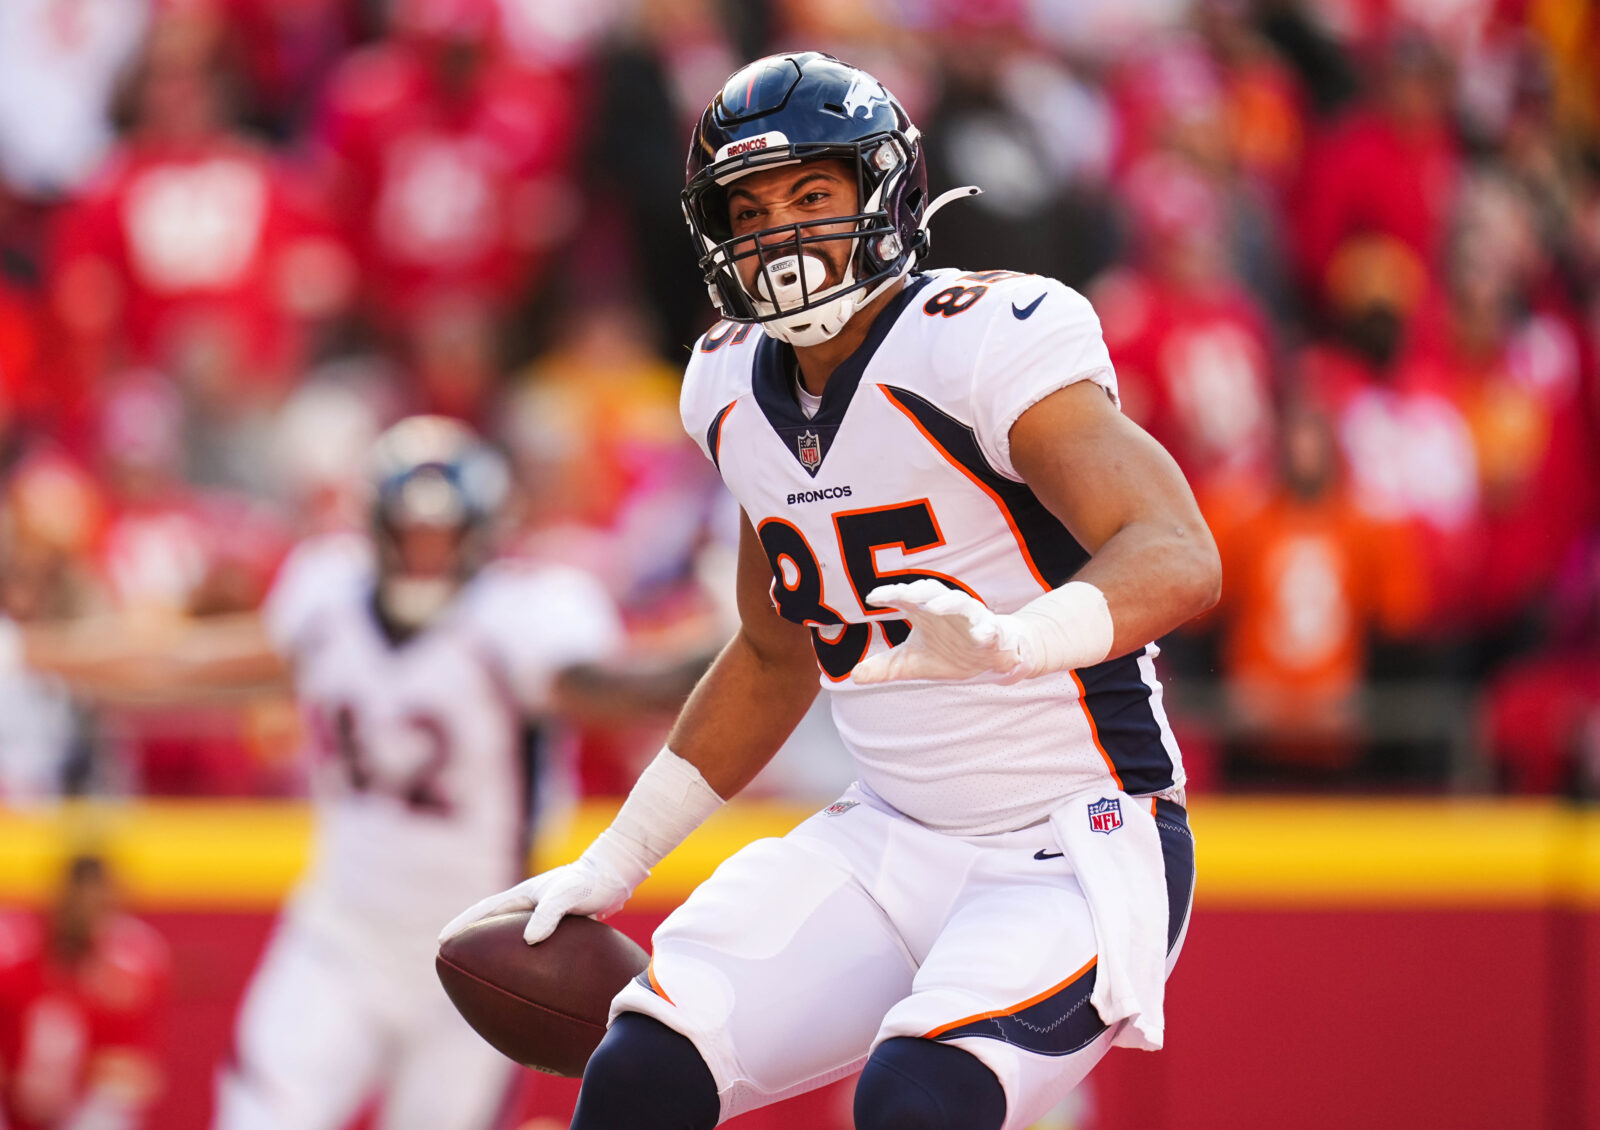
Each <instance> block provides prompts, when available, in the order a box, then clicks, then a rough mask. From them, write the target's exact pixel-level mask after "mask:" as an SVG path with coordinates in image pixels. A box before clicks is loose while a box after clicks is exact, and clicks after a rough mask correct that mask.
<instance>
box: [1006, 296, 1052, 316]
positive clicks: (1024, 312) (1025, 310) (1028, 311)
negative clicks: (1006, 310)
mask: <svg viewBox="0 0 1600 1130" xmlns="http://www.w3.org/2000/svg"><path fill="white" fill-rule="evenodd" d="M1049 293H1050V292H1049V291H1048V290H1047V291H1045V292H1044V294H1041V295H1040V296H1039V297H1038V298H1035V299H1034V300H1033V301H1032V302H1030V303H1028V304H1027V305H1026V306H1023V307H1021V308H1020V309H1019V308H1018V307H1017V304H1016V303H1015V302H1013V303H1012V304H1011V312H1012V313H1013V314H1015V315H1016V316H1017V320H1018V321H1019V322H1020V321H1026V320H1027V319H1028V318H1031V317H1032V316H1033V312H1034V311H1035V310H1037V309H1038V308H1039V303H1041V302H1043V301H1044V299H1045V294H1049Z"/></svg>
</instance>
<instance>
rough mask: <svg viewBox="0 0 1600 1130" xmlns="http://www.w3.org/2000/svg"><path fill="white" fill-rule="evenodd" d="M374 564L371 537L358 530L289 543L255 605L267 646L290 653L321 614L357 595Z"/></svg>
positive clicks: (368, 582)
mask: <svg viewBox="0 0 1600 1130" xmlns="http://www.w3.org/2000/svg"><path fill="white" fill-rule="evenodd" d="M374 568H375V564H374V561H373V551H372V543H371V542H370V541H368V540H367V539H366V538H364V537H362V536H361V535H359V534H320V535H317V536H315V537H310V538H307V539H306V540H305V541H302V542H301V543H300V544H299V545H297V546H295V547H294V548H293V549H292V550H290V551H289V555H288V557H286V558H285V559H284V562H283V564H282V565H280V566H279V567H278V574H277V577H276V578H275V579H274V580H273V583H272V588H271V590H270V591H269V592H268V593H267V598H266V600H265V601H264V602H263V603H262V606H261V616H262V621H263V623H264V625H265V627H266V630H267V635H268V637H269V638H270V639H271V640H272V643H273V646H274V647H276V648H277V649H278V651H279V652H280V653H281V654H284V655H289V654H292V653H293V652H294V651H295V649H296V648H297V646H298V645H299V642H300V641H301V639H302V638H303V636H304V633H305V631H306V629H308V628H309V627H311V626H312V625H313V624H314V623H315V622H316V621H317V620H318V619H319V618H320V617H321V616H322V615H324V614H325V613H327V612H329V611H331V610H332V609H334V608H335V607H337V606H338V605H340V604H343V603H346V602H349V601H352V600H359V599H361V597H362V594H363V592H364V591H365V589H366V588H367V587H368V586H370V585H371V584H372V580H373V572H374Z"/></svg>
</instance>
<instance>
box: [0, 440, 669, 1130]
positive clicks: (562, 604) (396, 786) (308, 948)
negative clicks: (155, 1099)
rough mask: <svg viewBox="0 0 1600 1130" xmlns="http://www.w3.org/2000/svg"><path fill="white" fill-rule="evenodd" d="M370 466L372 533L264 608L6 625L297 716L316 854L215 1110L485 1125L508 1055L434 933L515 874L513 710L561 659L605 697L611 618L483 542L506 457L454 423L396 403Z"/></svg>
mask: <svg viewBox="0 0 1600 1130" xmlns="http://www.w3.org/2000/svg"><path fill="white" fill-rule="evenodd" d="M371 476H372V477H371V487H372V501H371V525H370V531H369V533H368V534H367V535H362V534H358V533H347V534H328V535H322V536H318V537H314V538H312V539H310V540H308V541H306V542H303V543H301V544H300V545H299V546H298V547H297V548H296V549H295V550H294V551H293V552H292V553H291V554H290V556H289V558H288V560H287V561H286V562H285V563H284V565H283V567H282V569H281V570H280V572H279V575H278V579H277V580H276V581H275V583H274V586H273V589H272V591H271V592H270V594H269V595H268V597H267V599H266V601H265V603H264V605H263V608H262V610H261V612H260V614H259V615H258V614H255V613H251V614H247V615H244V616H239V617H211V618H206V619H202V620H196V621H192V622H190V625H189V626H188V627H186V628H184V629H183V630H182V634H180V635H179V636H177V637H176V638H172V639H164V640H160V641H153V642H152V643H150V644H149V645H141V644H139V643H137V642H135V643H132V644H127V643H124V644H117V643H112V644H107V645H105V646H104V650H105V652H106V654H102V655H100V656H98V657H96V659H95V662H93V663H89V662H84V663H80V664H78V665H77V666H74V665H72V664H71V663H68V662H65V661H64V660H63V658H62V657H63V655H64V654H67V653H70V651H71V649H70V647H69V646H68V645H67V644H64V643H63V642H62V641H60V640H56V641H51V640H50V639H49V638H48V636H47V635H45V634H44V633H36V632H34V631H33V630H32V629H31V627H30V629H29V632H28V634H27V636H26V637H25V639H24V648H25V652H26V655H27V658H28V659H29V660H30V661H31V662H33V663H35V664H36V665H39V666H44V667H47V668H51V669H55V670H57V671H60V672H63V673H64V674H66V675H67V676H68V677H69V678H72V679H74V680H75V681H77V682H79V683H80V684H82V685H88V686H90V687H92V688H94V689H97V690H101V691H109V690H120V691H121V692H122V693H125V694H127V693H133V694H160V695H162V697H163V698H170V697H172V696H173V695H175V694H177V695H196V694H201V693H204V692H205V691H207V690H208V689H209V690H218V689H223V688H230V687H233V688H244V687H256V686H262V685H268V684H271V683H272V682H274V681H275V680H282V681H284V682H286V683H287V684H288V685H290V686H292V688H293V691H294V694H295V696H296V698H297V700H298V703H299V706H300V708H301V711H302V714H303V716H304V718H305V720H306V722H307V730H308V734H309V737H310V739H311V745H312V748H313V751H314V754H315V764H314V766H313V781H312V799H313V804H314V808H315V862H314V864H313V866H312V868H311V871H310V873H309V874H308V875H307V876H306V877H305V878H304V879H303V880H302V882H301V883H300V885H299V887H298V889H297V890H296V892H295V894H294V895H293V897H292V899H291V900H290V902H289V904H288V906H287V908H286V909H285V911H284V913H283V916H282V919H281V921H280V923H279V926H278V929H277V931H276V933H275V935H274V936H273V938H272V940H271V942H270V944H269V946H268V948H267V951H266V953H265V955H264V956H263V958H262V961H261V965H260V967H259V968H258V970H257V972H256V975H255V978H254V981H253V982H252V984H251V986H250V988H249V990H248V992H247V995H246V997H245V1000H244V1003H243V1006H242V1010H241V1013H240V1016H239V1021H238V1031H237V1036H236V1039H235V1043H234V1048H233V1051H232V1054H231V1056H230V1060H229V1062H228V1063H227V1064H226V1065H225V1066H224V1068H223V1070H222V1073H221V1078H220V1081H219V1092H218V1106H217V1114H216V1121H215V1125H216V1126H217V1127H218V1128H219V1130H258V1128H259V1130H338V1128H339V1127H342V1126H343V1125H345V1123H346V1122H348V1121H349V1119H350V1118H351V1117H352V1116H353V1115H354V1114H355V1112H356V1111H357V1110H358V1109H360V1108H361V1107H362V1106H363V1104H365V1103H366V1102H367V1101H368V1100H369V1099H371V1098H372V1097H373V1096H374V1095H375V1094H376V1095H378V1096H379V1097H380V1099H381V1103H380V1109H379V1113H378V1116H377V1122H376V1126H378V1127H380V1128H381V1130H412V1128H414V1130H483V1128H485V1127H487V1126H489V1125H490V1123H491V1121H492V1119H493V1118H494V1117H495V1116H496V1115H497V1113H498V1111H499V1108H500V1106H501V1104H502V1103H503V1101H504V1099H505V1092H506V1088H507V1086H508V1084H509V1081H510V1075H509V1072H510V1069H511V1064H510V1063H509V1062H508V1061H507V1060H505V1059H504V1058H503V1057H501V1056H500V1055H499V1053H497V1052H495V1051H494V1050H493V1049H492V1048H490V1047H488V1046H487V1045H486V1044H484V1043H483V1041H482V1040H481V1039H479V1038H478V1036H477V1035H476V1034H475V1033H474V1032H473V1031H472V1030H471V1029H470V1028H469V1027H468V1026H467V1024H466V1023H465V1021H463V1020H462V1019H461V1018H460V1016H459V1015H457V1013H456V1011H455V1009H454V1007H453V1006H452V1005H451V1004H450V1002H449V1000H448V998H446V997H445V995H444V992H443V990H442V989H441V988H440V986H439V984H438V982H437V980H436V979H435V977H434V976H433V971H432V963H433V939H434V936H435V935H436V934H437V933H438V929H439V923H440V921H442V920H443V919H444V918H445V917H447V916H448V915H449V914H451V913H454V912H455V911H456V910H457V909H459V907H460V905H461V900H462V893H463V892H464V891H468V890H477V891H479V892H482V893H483V894H488V893H490V892H492V891H496V890H499V889H501V888H503V887H505V886H506V885H507V884H509V883H512V882H514V881H516V879H517V878H519V877H520V875H521V874H525V872H524V871H523V865H524V861H525V860H526V858H527V850H528V837H529V830H530V823H529V821H530V813H531V804H532V801H533V800H534V798H535V797H536V795H537V792H538V786H539V784H540V781H539V780H538V779H536V777H535V773H534V771H535V769H536V768H537V764H536V762H537V760H538V758H537V755H538V754H539V753H540V752H541V744H542V742H543V741H546V740H548V738H549V736H550V730H549V728H548V726H540V727H538V728H533V726H532V723H534V722H536V721H539V720H541V719H544V718H545V717H547V716H548V715H549V714H550V713H551V712H552V711H553V710H556V709H559V708H561V707H562V706H563V705H564V703H565V698H564V695H565V688H566V686H567V684H568V683H569V682H570V683H574V684H577V685H578V689H577V691H576V693H577V694H578V695H579V696H580V697H581V699H582V701H583V702H584V703H585V704H586V706H587V705H588V704H592V703H594V701H595V700H596V698H597V697H602V691H603V690H604V687H605V681H604V679H603V678H602V677H597V675H596V671H597V667H596V665H598V664H601V662H602V661H605V660H607V659H608V657H610V656H612V655H613V653H615V652H616V650H617V648H618V645H619V643H620V641H621V634H622V633H621V626H620V622H619V620H618V617H617V613H616V611H615V609H614V607H613V605H612V603H611V601H610V598H609V597H608V596H607V595H606V594H605V592H604V590H603V589H602V587H601V586H600V585H599V583H598V582H597V581H595V580H593V579H592V578H590V577H589V576H588V575H587V574H585V573H582V572H579V571H577V570H573V569H569V568H566V567H535V566H532V565H527V564H518V563H512V562H508V561H491V560H490V551H491V536H492V534H493V526H494V523H495V521H496V519H497V516H499V514H500V511H501V503H502V500H503V498H504V497H505V495H506V491H507V487H508V485H509V474H508V470H507V467H506V465H505V463H504V461H503V460H502V458H501V456H500V455H499V454H498V453H497V452H496V451H494V449H492V448H491V447H490V446H489V445H488V444H486V443H484V442H483V441H482V440H480V439H478V438H477V437H476V436H475V435H473V434H472V433H471V432H470V431H469V430H468V429H467V428H466V427H464V426H463V425H461V424H458V423H456V422H454V421H452V420H447V419H444V418H441V417H430V416H419V417H412V418H410V419H407V420H404V421H401V422H400V423H399V424H397V425H395V426H394V427H393V428H391V429H390V430H389V431H387V432H386V433H384V435H383V436H381V437H380V438H379V439H378V441H377V443H376V445H375V449H374V452H373V459H372V469H371ZM63 634H65V635H68V636H74V635H81V634H82V633H81V630H76V629H71V628H69V629H65V630H64V633H63ZM112 634H113V633H108V632H105V631H104V630H100V631H98V632H97V635H99V636H101V637H106V636H109V635H112ZM141 647H142V648H143V651H144V654H137V653H138V652H140V650H141ZM81 652H82V649H80V657H81ZM598 670H599V671H600V674H601V675H603V674H604V669H603V668H600V669H598ZM683 686H684V689H685V690H686V689H687V684H683ZM677 701H679V702H681V701H682V692H680V693H679V694H678V696H677ZM591 708H592V707H591ZM667 709H671V707H667ZM545 752H548V751H545ZM546 783H548V780H547V781H546Z"/></svg>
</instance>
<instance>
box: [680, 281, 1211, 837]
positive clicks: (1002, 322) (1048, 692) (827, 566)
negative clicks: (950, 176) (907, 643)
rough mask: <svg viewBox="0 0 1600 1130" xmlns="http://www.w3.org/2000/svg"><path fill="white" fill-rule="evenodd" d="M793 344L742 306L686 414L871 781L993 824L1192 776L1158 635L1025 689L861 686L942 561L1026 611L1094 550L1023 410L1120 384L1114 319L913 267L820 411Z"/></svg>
mask: <svg viewBox="0 0 1600 1130" xmlns="http://www.w3.org/2000/svg"><path fill="white" fill-rule="evenodd" d="M792 365H793V355H792V351H791V350H790V349H789V347H787V346H783V345H781V344H780V343H779V342H777V341H776V340H774V339H772V338H770V337H768V336H767V335H765V334H764V333H762V332H761V330H760V329H759V328H758V327H755V326H748V325H746V326H740V325H734V324H731V323H727V322H723V323H719V324H718V325H716V326H714V327H712V329H711V330H710V331H709V332H708V333H707V334H706V335H705V336H704V337H702V338H701V339H700V341H699V342H698V343H697V345H696V346H695V350H694V353H693V355H692V357H691V359H690V362H689V367H688V370H687V372H686V374H685V378H684V387H683V398H682V411H683V419H684V425H685V427H686V428H687V429H688V431H689V434H690V435H691V436H693V437H694V438H695V439H696V441H697V442H699V443H700V445H701V447H702V448H703V449H704V451H705V452H706V454H707V456H708V457H709V458H710V459H711V460H712V461H713V462H714V463H715V464H716V465H717V468H718V469H719V470H720V471H721V473H722V477H723V480H724V481H725V482H726V483H727V485H728V488H729V490H731V491H732V492H733V494H734V496H735V497H736V498H737V499H738V500H739V503H740V504H741V505H742V506H743V507H744V510H745V512H746V513H747V514H748V515H749V517H750V521H751V524H752V526H753V527H754V528H755V530H756V532H757V534H758V536H759V537H760V540H761V544H762V546H763V547H764V548H765V549H766V552H767V556H768V558H769V559H770V561H771V563H772V569H773V574H774V581H773V585H772V596H773V603H774V604H775V605H776V607H777V609H778V611H779V613H780V614H782V615H783V616H784V617H785V618H786V619H789V620H793V621H795V622H797V623H804V624H808V625H810V626H811V630H812V638H813V643H814V645H815V649H816V654H817V661H818V665H819V666H820V668H821V672H822V680H823V686H825V687H828V688H830V689H831V690H832V691H833V696H832V699H833V714H834V720H835V722H836V723H837V724H838V728H839V733H840V735H841V737H842V738H843V739H844V742H845V745H846V746H847V747H848V748H849V749H850V752H851V753H852V755H853V756H854V758H855V760H856V763H857V767H858V769H859V771H860V775H861V780H862V782H863V783H864V784H865V785H866V786H867V787H868V788H869V789H871V790H872V791H873V792H874V793H876V794H877V795H878V796H879V797H881V798H882V799H884V800H885V801H887V802H888V803H889V804H891V805H893V806H894V807H895V808H897V809H899V810H900V811H901V812H904V813H905V814H907V815H908V816H910V817H912V818H913V819H916V820H918V821H921V822H922V823H925V824H928V825H930V826H931V827H934V828H938V829H940V830H944V831H949V832H954V833H959V834H964V835H977V834H984V833H989V832H995V831H1002V830H1008V829H1014V828H1020V827H1024V826H1026V825H1028V824H1031V823H1034V822H1036V821H1038V820H1041V819H1043V818H1044V817H1045V816H1046V815H1047V814H1048V813H1050V812H1051V811H1052V810H1054V809H1055V808H1056V807H1058V806H1059V805H1060V803H1061V802H1062V801H1063V800H1064V799H1065V798H1067V797H1069V796H1072V795H1074V794H1076V793H1079V792H1082V791H1085V790H1088V789H1093V788H1098V787H1108V786H1112V785H1114V786H1115V787H1119V788H1121V789H1123V790H1124V791H1126V792H1128V793H1132V794H1135V795H1142V794H1153V793H1160V792H1166V791H1169V790H1173V789H1176V788H1178V787H1181V785H1182V783H1183V764H1182V760H1181V758H1180V756H1179V753H1178V748H1177V744H1176V742H1175V741H1174V740H1173V737H1172V732H1171V729H1170V728H1169V727H1168V725H1167V720H1166V715H1165V713H1164V711H1163V709H1162V702H1161V684H1160V682H1159V681H1158V680H1157V678H1156V674H1155V666H1154V662H1153V661H1154V658H1155V655H1156V647H1155V645H1154V644H1150V645H1148V646H1146V647H1144V648H1143V649H1141V650H1139V651H1137V652H1134V653H1133V654H1130V655H1127V656H1124V657H1122V658H1118V659H1113V660H1110V661H1108V662H1105V663H1101V664H1099V665H1097V666H1094V667H1088V668H1084V669H1082V670H1079V671H1073V672H1063V673H1060V674H1055V675H1048V676H1043V677H1040V678H1037V679H1029V680H1024V681H1023V682H1020V683H1017V684H1015V685H1013V686H998V685H994V684H978V683H927V682H923V683H900V684H893V683H891V684H884V685H877V686H860V685H857V684H855V683H853V682H851V681H850V678H849V676H850V672H851V671H852V670H853V669H854V667H855V665H856V664H857V663H859V662H860V661H861V660H862V659H864V658H865V657H867V656H868V655H871V654H873V653H874V652H875V651H877V650H881V649H883V648H887V647H893V646H896V645H898V644H899V643H901V642H902V641H903V640H904V639H905V638H906V636H907V635H908V634H909V630H910V629H909V626H908V625H907V623H906V622H905V621H904V620H903V619H899V618H897V617H896V616H895V614H894V611H893V610H892V609H888V608H881V607H877V606H869V605H868V604H867V603H866V594H867V593H868V592H870V591H871V590H872V589H873V588H875V587H877V586H878V585H880V584H885V583H890V582H895V581H907V580H913V579H916V578H919V577H932V578H935V579H937V580H939V581H941V582H943V583H944V584H947V585H952V586H955V587H958V588H962V589H965V590H966V591H968V592H970V593H972V594H973V595H974V596H976V597H978V599H980V600H982V601H983V602H984V603H985V604H987V605H988V606H989V607H990V608H992V609H994V610H995V611H997V612H1014V611H1016V610H1017V609H1018V608H1020V607H1022V606H1023V605H1024V604H1026V603H1027V602H1028V601H1030V600H1032V599H1033V598H1034V597H1036V596H1038V595H1039V594H1040V593H1042V592H1044V591H1046V590H1048V589H1050V588H1054V587H1056V586H1058V585H1061V584H1062V583H1064V582H1065V581H1066V580H1067V579H1069V578H1070V577H1071V576H1072V575H1073V574H1074V573H1075V572H1076V571H1077V570H1078V569H1079V568H1080V567H1081V566H1082V565H1083V563H1084V562H1085V561H1086V560H1087V559H1088V555H1087V553H1086V552H1085V551H1084V549H1083V547H1082V546H1080V545H1079V544H1078V543H1077V541H1076V540H1074V539H1073V537H1072V535H1071V534H1070V533H1068V532H1067V530H1066V528H1065V527H1064V526H1063V525H1062V524H1061V523H1060V522H1059V521H1058V520H1057V519H1056V518H1055V517H1054V516H1053V515H1052V514H1051V513H1050V512H1049V511H1048V510H1047V509H1046V508H1045V506H1044V505H1043V504H1042V503H1041V502H1040V501H1039V500H1038V498H1036V497H1035V496H1034V494H1033V492H1032V491H1031V490H1029V489H1028V487H1027V485H1026V484H1025V483H1023V482H1022V481H1021V478H1020V477H1019V476H1018V474H1017V472H1016V470H1015V469H1014V468H1013V467H1012V465H1011V453H1010V440H1009V435H1010V431H1011V425H1012V424H1014V423H1015V422H1016V420H1017V418H1018V417H1019V416H1020V415H1021V414H1022V413H1023V412H1024V411H1025V410H1026V409H1028V408H1029V407H1031V406H1032V405H1034V404H1035V403H1037V402H1038V401H1040V400H1042V399H1043V398H1044V397H1045V396H1047V395H1049V394H1050V393H1052V392H1054V391H1055V390H1057V389H1059V388H1062V387H1064V386H1066V385H1070V384H1073V383H1074V382H1077V381H1083V380H1088V381H1093V382H1095V383H1096V384H1098V385H1099V386H1101V387H1102V388H1104V389H1105V390H1106V392H1107V394H1108V395H1110V396H1111V397H1112V398H1113V399H1115V398H1116V395H1117V386H1116V376H1115V373H1114V372H1113V370H1112V367H1111V358H1110V356H1109V355H1108V354H1107V352H1106V347H1105V344H1104V342H1103V341H1102V339H1101V335H1100V322H1099V319H1098V318H1097V317H1096V316H1095V313H1094V310H1093V308H1092V307H1091V306H1090V305H1089V302H1088V300H1087V299H1085V298H1084V297H1083V296H1082V295H1080V294H1078V293H1077V292H1076V291H1074V290H1072V289H1070V288H1069V287H1066V286H1064V285H1063V284H1061V283H1059V282H1056V281H1055V280H1053V279H1047V278H1041V277H1039V276H1037V275H1018V274H1015V273H1012V272H1008V271H986V272H978V273H971V274H963V273H961V272H958V271H954V270H942V271H934V272H930V273H928V274H919V275H913V276H912V277H911V278H910V280H909V282H908V284H907V286H906V287H905V289H904V290H903V291H901V293H900V294H898V295H897V296H896V297H895V298H894V299H892V300H891V301H890V303H889V305H888V306H887V307H886V308H885V309H884V310H883V312H882V313H880V314H879V315H878V318H877V320H876V321H874V322H873V324H872V328H871V330H870V332H869V334H868V337H867V339H866V341H865V342H864V343H863V344H862V346H861V348H860V349H858V350H857V351H856V353H855V354H854V355H852V356H851V357H850V358H848V359H847V360H846V361H845V362H844V363H843V364H841V365H840V366H839V368H838V369H837V370H836V371H835V372H834V373H833V375H832V376H831V377H830V378H829V380H828V384H827V387H826V388H825V389H824V391H823V394H822V397H821V404H820V406H819V407H818V408H817V410H816V413H815V415H814V416H809V417H808V416H807V415H806V413H805V411H804V410H803V409H802V407H801V404H800V401H799V399H798V397H797V395H796V385H795V378H794V375H793V368H792Z"/></svg>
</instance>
